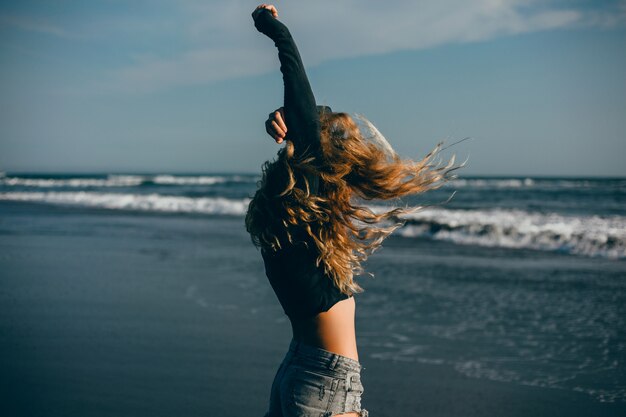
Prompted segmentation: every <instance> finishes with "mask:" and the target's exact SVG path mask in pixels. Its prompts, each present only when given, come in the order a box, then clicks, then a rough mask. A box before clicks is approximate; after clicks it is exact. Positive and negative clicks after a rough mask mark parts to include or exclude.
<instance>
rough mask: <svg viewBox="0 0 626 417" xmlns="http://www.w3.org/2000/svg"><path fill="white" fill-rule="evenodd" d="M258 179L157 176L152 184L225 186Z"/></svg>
mask: <svg viewBox="0 0 626 417" xmlns="http://www.w3.org/2000/svg"><path fill="white" fill-rule="evenodd" d="M254 181H256V179H254V178H251V177H244V176H241V175H230V176H206V175H202V176H197V177H191V176H189V177H187V176H175V175H157V176H155V177H154V178H152V182H153V183H155V184H162V185H213V184H223V183H226V182H254Z"/></svg>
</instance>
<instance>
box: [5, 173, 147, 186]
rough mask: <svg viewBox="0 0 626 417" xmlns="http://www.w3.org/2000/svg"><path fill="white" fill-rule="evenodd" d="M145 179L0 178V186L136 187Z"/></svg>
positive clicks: (115, 177)
mask: <svg viewBox="0 0 626 417" xmlns="http://www.w3.org/2000/svg"><path fill="white" fill-rule="evenodd" d="M143 181H144V177H142V176H139V175H109V176H108V177H107V178H63V179H60V178H24V177H0V185H8V186H22V187H42V188H55V187H75V188H79V187H134V186H137V185H141V184H142V183H143Z"/></svg>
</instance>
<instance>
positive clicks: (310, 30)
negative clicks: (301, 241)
mask: <svg viewBox="0 0 626 417" xmlns="http://www.w3.org/2000/svg"><path fill="white" fill-rule="evenodd" d="M274 4H275V5H276V6H277V8H278V12H279V19H280V20H281V21H283V22H284V23H285V24H286V25H287V26H288V27H289V29H290V31H291V33H292V35H293V37H294V39H295V40H296V43H297V44H298V47H299V49H300V53H301V55H302V58H303V61H304V63H305V66H306V67H307V73H308V75H309V79H310V81H311V84H312V87H313V91H314V93H315V96H316V99H317V102H318V103H319V104H325V105H330V106H331V107H332V108H333V110H335V111H345V112H349V113H360V114H363V115H365V116H366V117H368V118H369V119H370V120H371V121H372V122H373V123H374V124H375V125H376V126H377V127H378V129H379V130H380V131H381V132H382V133H383V134H384V135H385V136H386V137H387V139H388V140H389V142H390V143H391V144H392V145H393V146H394V148H395V149H396V151H397V152H398V153H400V154H401V155H403V156H405V157H410V158H421V157H422V156H424V155H425V154H426V153H427V152H428V151H429V150H431V149H432V148H433V147H434V146H435V145H436V144H437V143H438V142H440V141H442V140H443V141H445V143H446V144H452V143H454V142H456V141H458V140H461V139H463V138H465V137H470V138H471V139H470V140H466V141H464V142H462V143H460V144H458V145H454V146H451V147H450V148H448V149H447V150H446V152H447V153H448V154H452V153H454V154H456V155H457V158H460V159H463V160H465V159H466V158H467V159H468V162H467V165H466V167H465V168H464V169H463V172H462V173H461V174H465V175H496V176H518V175H521V176H579V177H582V176H626V164H625V163H624V162H623V159H624V156H626V1H623V0H620V1H603V0H595V1H593V0H571V1H561V0H509V1H505V0H472V1H466V0H438V1H419V0H395V1H394V0H390V1H386V2H381V1H371V0H362V1H338V0H335V1H329V0H318V1H315V2H304V1H299V2H296V1H277V2H275V3H274ZM256 5H257V3H256V2H253V1H238V0H230V1H210V0H206V1H198V0H178V1H165V0H150V1H147V0H146V1H142V0H134V1H119V0H91V1H89V2H85V1H66V0H58V1H54V2H50V1H28V0H22V1H19V2H8V1H0V109H1V111H0V171H5V172H109V173H134V172H136V173H143V172H145V173H165V172H172V173H185V172H188V173H197V172H206V173H212V172H249V173H254V172H259V171H260V167H261V165H262V163H263V162H264V161H265V160H267V159H271V158H273V157H274V155H275V154H276V151H277V150H278V148H279V145H276V144H275V143H274V142H273V141H272V139H271V138H270V137H269V136H267V135H266V134H265V128H264V121H265V119H266V118H267V116H268V114H269V113H270V112H271V111H272V110H274V109H276V108H278V107H280V106H281V105H282V97H283V90H282V78H281V75H280V72H279V63H278V57H277V54H276V50H275V48H274V46H273V43H272V42H271V41H270V40H269V39H268V38H266V37H265V36H263V35H262V34H260V33H259V32H257V31H256V29H255V28H254V26H253V24H252V18H251V16H250V14H251V12H252V10H253V9H254V7H255V6H256Z"/></svg>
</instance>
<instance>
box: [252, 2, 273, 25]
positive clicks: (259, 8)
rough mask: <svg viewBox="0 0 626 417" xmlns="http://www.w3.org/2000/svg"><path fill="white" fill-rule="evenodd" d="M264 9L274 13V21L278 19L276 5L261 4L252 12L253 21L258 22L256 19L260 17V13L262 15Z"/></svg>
mask: <svg viewBox="0 0 626 417" xmlns="http://www.w3.org/2000/svg"><path fill="white" fill-rule="evenodd" d="M263 9H267V10H269V11H270V12H271V13H272V16H274V19H278V10H276V7H274V5H272V4H265V3H263V4H260V5H258V6H257V7H256V9H254V11H253V12H252V19H253V20H254V21H256V18H257V17H258V16H259V13H261V11H262V10H263Z"/></svg>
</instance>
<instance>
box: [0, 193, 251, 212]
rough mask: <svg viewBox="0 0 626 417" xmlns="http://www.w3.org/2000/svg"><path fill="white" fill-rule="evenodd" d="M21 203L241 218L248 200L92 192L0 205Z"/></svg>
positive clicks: (23, 196)
mask: <svg viewBox="0 0 626 417" xmlns="http://www.w3.org/2000/svg"><path fill="white" fill-rule="evenodd" d="M2 200H7V201H23V202H34V203H47V204H57V205H65V206H78V207H88V208H102V209H109V210H131V211H147V212H160V213H201V214H220V215H223V214H225V215H237V216H239V215H244V214H245V213H246V210H247V208H248V203H249V202H250V199H247V198H244V199H240V200H233V199H227V198H222V197H202V198H189V197H179V196H167V195H160V194H120V193H95V192H85V191H82V192H9V193H0V201H2Z"/></svg>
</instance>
